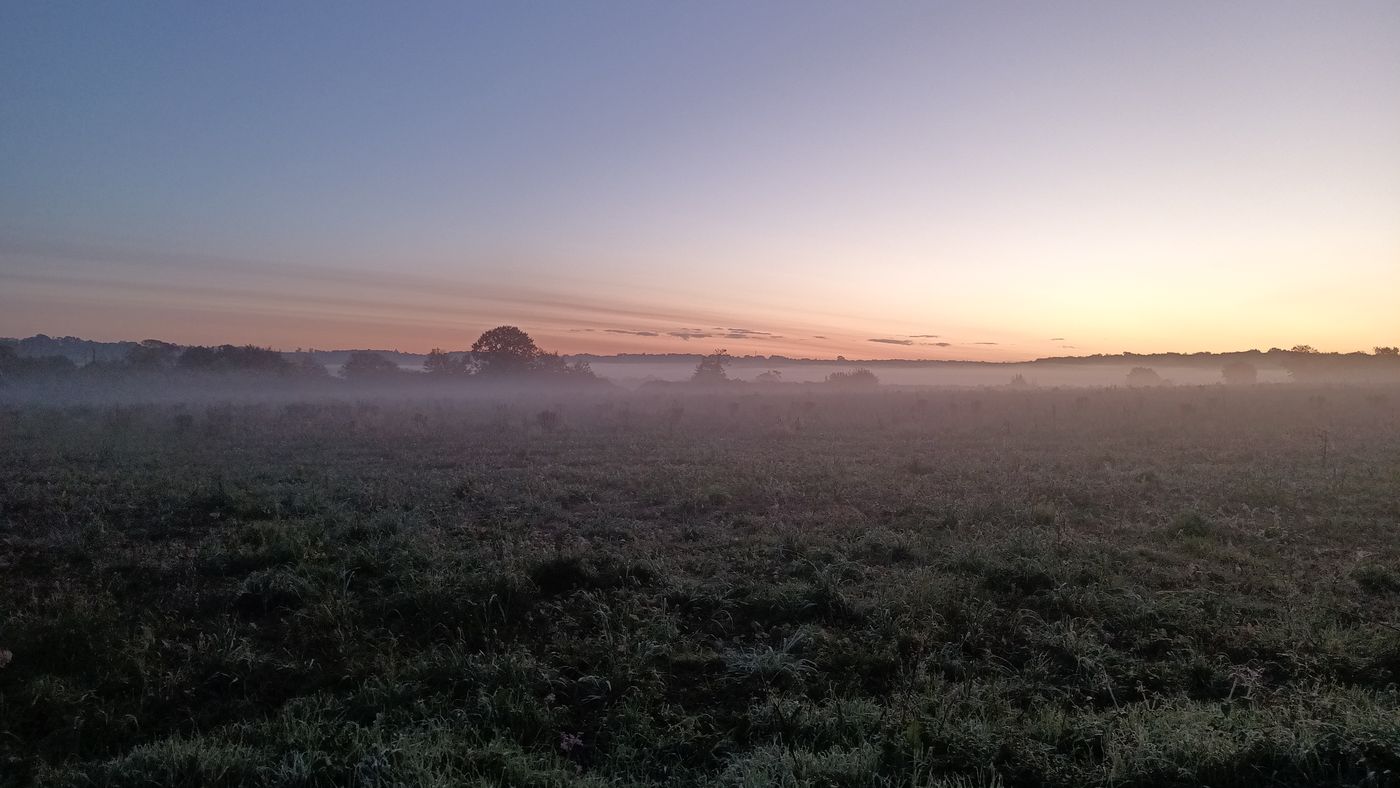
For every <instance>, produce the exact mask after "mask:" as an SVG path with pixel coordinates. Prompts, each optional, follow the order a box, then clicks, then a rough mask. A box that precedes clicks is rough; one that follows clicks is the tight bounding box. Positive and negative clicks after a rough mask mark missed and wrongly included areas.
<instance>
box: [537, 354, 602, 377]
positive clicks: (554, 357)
mask: <svg viewBox="0 0 1400 788" xmlns="http://www.w3.org/2000/svg"><path fill="white" fill-rule="evenodd" d="M528 369H529V371H530V372H532V373H534V374H538V375H542V376H548V377H554V378H571V379H574V380H594V379H596V378H597V376H596V375H594V374H593V367H592V365H590V364H589V363H588V362H587V361H568V360H566V359H565V358H564V357H563V356H561V355H559V354H558V353H544V352H541V353H540V355H539V356H537V357H536V358H535V360H534V361H532V362H530V365H529V367H528Z"/></svg>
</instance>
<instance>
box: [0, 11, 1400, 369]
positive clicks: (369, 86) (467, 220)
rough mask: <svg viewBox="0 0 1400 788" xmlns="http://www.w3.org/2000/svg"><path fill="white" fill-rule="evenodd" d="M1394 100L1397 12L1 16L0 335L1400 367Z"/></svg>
mask: <svg viewBox="0 0 1400 788" xmlns="http://www.w3.org/2000/svg"><path fill="white" fill-rule="evenodd" d="M1397 96H1400V4H1396V3H1359V2H1342V3H1327V4H1324V3H1278V2H1269V3H1252V2H1244V3H1230V4H1222V3H1157V4H1145V3H1107V2H1102V3H1056V4H1050V3H995V2H993V3H975V4H968V3H932V2H930V3H868V4H867V3H839V4H838V3H752V2H747V3H640V2H637V3H622V2H604V3H532V4H524V3H510V4H507V3H500V4H485V3H476V4H468V3H450V4H436V5H435V4H428V3H421V4H419V3H415V4H412V5H402V6H401V5H390V4H349V3H343V4H329V3H326V4H311V3H307V4H273V3H265V4H262V3H240V4H223V5H215V4H193V3H183V4H159V3H141V4H137V3H109V4H91V3H89V4H80V3H52V4H38V3H33V4H11V5H8V6H6V7H5V8H3V9H0V127H3V129H4V133H2V134H0V334H10V335H14V334H27V333H32V332H34V331H45V332H48V333H87V334H101V335H104V336H106V337H110V338H117V337H121V338H140V337H142V336H147V335H150V336H163V337H165V338H168V339H171V340H175V341H220V340H226V341H255V342H260V343H264V344H272V345H277V346H283V347H289V346H296V345H310V344H319V345H322V346H325V345H331V344H336V345H342V346H349V345H356V346H360V345H364V344H370V343H372V341H373V340H375V339H381V340H382V341H381V342H379V343H378V344H388V345H397V346H403V347H405V348H406V349H425V348H426V347H430V346H433V345H445V346H455V345H458V344H461V342H462V341H463V340H466V341H469V339H470V337H471V336H474V334H475V333H478V332H479V331H480V330H481V329H484V328H487V327H490V325H494V324H496V323H497V322H518V323H521V324H522V325H523V326H524V327H526V328H527V330H531V331H532V333H535V334H537V335H539V336H543V337H546V338H548V340H549V342H548V343H546V344H548V345H550V346H557V347H560V348H561V349H564V350H588V349H597V350H603V351H606V350H614V349H616V350H648V349H651V350H658V351H666V350H675V349H693V347H691V345H693V344H695V343H694V342H692V341H687V340H681V339H680V338H678V337H676V336H673V334H676V333H683V332H687V331H694V332H697V333H696V334H694V335H695V336H696V337H697V338H702V339H710V338H712V337H708V336H707V337H700V336H699V334H700V333H711V334H713V333H717V332H718V330H719V329H721V328H726V329H727V328H729V327H732V326H741V327H746V328H749V329H751V330H752V334H751V336H749V337H748V338H743V339H731V340H730V343H731V344H732V345H734V346H733V347H731V348H730V349H731V350H732V351H737V352H788V353H792V354H799V355H813V356H820V355H835V354H836V353H838V352H839V353H844V354H846V355H851V353H852V352H853V349H862V348H872V349H873V350H872V351H871V352H870V353H869V355H885V356H888V355H899V354H902V355H905V356H908V357H979V358H1013V357H1015V358H1020V357H1029V356H1036V355H1049V354H1059V353H1062V352H1065V350H1064V349H1063V347H1064V345H1066V344H1073V345H1074V347H1075V349H1076V350H1078V351H1082V352H1090V351H1108V352H1114V351H1118V350H1123V349H1132V350H1139V351H1150V350H1167V349H1182V350H1195V349H1218V350H1223V349H1235V348H1239V347H1249V346H1264V347H1267V346H1269V345H1291V344H1293V343H1295V342H1311V343H1313V344H1317V345H1320V346H1324V347H1328V348H1329V349H1333V348H1335V349H1353V348H1357V347H1369V345H1370V344H1375V343H1380V342H1386V343H1387V344H1393V343H1394V342H1395V341H1396V337H1395V336H1394V335H1395V334H1396V333H1397V332H1400V321H1397V320H1396V319H1395V318H1394V317H1393V308H1392V305H1391V304H1390V299H1389V298H1385V297H1383V296H1382V295H1381V294H1382V293H1384V292H1386V291H1387V290H1389V291H1390V292H1394V291H1397V290H1400V100H1397V99H1396V97H1397ZM624 331H625V332H632V333H619V332H624ZM216 332H217V333H219V334H220V335H221V336H219V337H216V336H213V334H214V333H216ZM650 334H655V335H656V336H650ZM922 334H936V335H938V336H939V337H940V339H939V340H938V341H939V342H943V343H946V344H940V345H934V344H931V343H925V342H923V341H921V340H922V339H923V338H922V337H918V336H917V335H922ZM1062 336H1063V337H1066V338H1067V339H1065V340H1053V341H1052V339H1051V338H1052V337H1062ZM818 337H821V338H820V339H818ZM871 339H897V340H903V339H909V340H911V342H910V344H892V343H879V344H868V343H869V340H871ZM987 342H995V343H996V344H995V345H990V344H979V343H987ZM874 351H879V352H878V353H877V352H874Z"/></svg>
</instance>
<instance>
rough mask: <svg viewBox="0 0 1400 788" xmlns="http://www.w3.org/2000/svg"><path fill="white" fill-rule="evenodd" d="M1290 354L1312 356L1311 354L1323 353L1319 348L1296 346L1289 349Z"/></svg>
mask: <svg viewBox="0 0 1400 788" xmlns="http://www.w3.org/2000/svg"><path fill="white" fill-rule="evenodd" d="M1288 352H1289V353H1309V354H1311V353H1321V352H1322V351H1320V350H1318V349H1317V348H1315V347H1313V346H1312V345H1294V346H1293V347H1291V348H1289V349H1288Z"/></svg>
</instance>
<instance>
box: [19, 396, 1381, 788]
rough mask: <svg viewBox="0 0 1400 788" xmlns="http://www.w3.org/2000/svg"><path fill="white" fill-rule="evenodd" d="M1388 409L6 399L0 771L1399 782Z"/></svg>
mask: <svg viewBox="0 0 1400 788" xmlns="http://www.w3.org/2000/svg"><path fill="white" fill-rule="evenodd" d="M1396 404H1397V403H1396V402H1395V401H1393V400H1392V399H1391V398H1390V397H1389V396H1388V395H1387V394H1385V393H1383V392H1382V393H1378V392H1374V391H1370V392H1367V391H1353V390H1340V389H1339V390H1332V391H1327V392H1317V391H1307V390H1304V389H1293V388H1289V387H1267V388H1260V389H1257V390H1253V391H1246V392H1241V391H1224V390H1221V389H1218V388H1203V389H1177V390H1170V391H1161V392H1151V393H1142V392H1130V391H1114V390H1108V391H1099V392H1091V393H1084V392H991V391H984V392H941V393H923V394H916V393H911V392H872V393H865V394H849V395H826V396H819V395H816V394H812V393H806V392H802V393H797V394H791V395H781V394H772V395H765V396H754V395H746V394H709V395H703V396H693V397H676V396H675V395H667V396H664V397H660V396H651V397H647V396H640V395H633V396H627V397H621V396H619V397H615V398H613V399H595V400H589V401H580V402H571V403H564V404H563V405H560V404H558V403H553V402H548V401H541V402H530V401H516V402H514V403H511V404H496V403H488V402H479V403H473V402H458V403H450V402H417V403H397V404H395V403H389V402H368V403H334V402H325V403H318V404H309V403H303V404H292V405H271V404H246V405H220V406H193V405H192V406H188V407H173V406H159V407H156V406H148V407H132V406H126V407H100V408H99V407H73V408H64V409H58V408H44V407H40V406H34V405H23V406H20V405H12V406H8V407H7V408H5V409H4V410H0V540H3V541H2V542H0V563H3V567H2V568H3V574H2V575H0V594H3V597H0V598H3V599H4V600H5V601H4V603H3V605H0V663H6V664H3V666H0V782H3V783H4V784H8V785H26V784H34V783H38V784H47V785H114V786H115V785H176V784H178V785H464V784H465V785H537V786H549V785H657V784H666V785H712V784H720V785H734V786H796V785H832V786H838V785H840V786H845V785H849V786H865V785H888V786H994V785H1006V786H1013V785H1062V786H1078V785H1164V786H1165V785H1201V784H1206V785H1214V786H1228V785H1318V784H1335V785H1391V784H1396V782H1397V777H1396V775H1397V774H1400V711H1397V710H1398V709H1400V691H1398V690H1397V683H1400V614H1397V606H1400V544H1397V529H1398V528H1400V426H1398V422H1397V408H1396ZM546 409H548V410H551V411H553V412H555V413H556V414H557V416H556V417H551V418H540V417H539V415H538V414H539V412H540V411H542V410H546ZM7 654H8V655H9V656H8V657H7V656H6V655H7Z"/></svg>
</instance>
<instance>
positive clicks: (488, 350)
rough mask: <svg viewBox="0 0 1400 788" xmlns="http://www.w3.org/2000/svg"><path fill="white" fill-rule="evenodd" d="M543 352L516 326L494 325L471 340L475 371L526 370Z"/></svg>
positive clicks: (504, 372)
mask: <svg viewBox="0 0 1400 788" xmlns="http://www.w3.org/2000/svg"><path fill="white" fill-rule="evenodd" d="M543 355H544V351H542V350H540V349H539V346H538V345H536V344H535V340H533V339H531V338H530V335H529V334H527V333H525V332H524V331H521V330H520V329H518V328H516V327H515V326H497V327H496V328H493V329H491V330H490V331H487V332H486V333H484V334H482V335H481V336H480V337H479V338H477V340H476V341H475V342H473V343H472V356H473V357H474V358H475V360H476V363H477V365H478V367H479V369H478V371H479V372H481V373H483V374H488V375H501V374H519V373H522V372H526V371H528V370H529V369H530V367H531V365H532V364H533V363H534V362H535V361H537V360H539V358H540V357H541V356H543Z"/></svg>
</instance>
